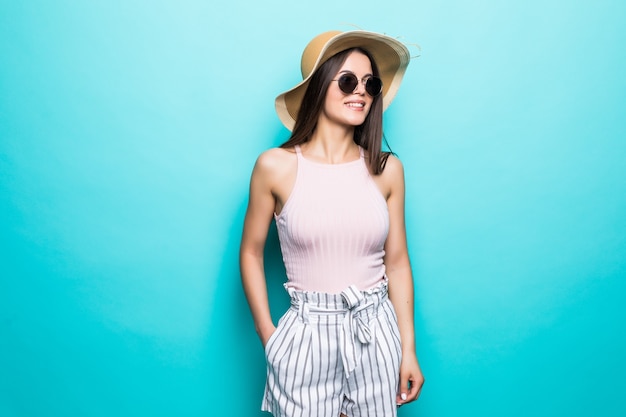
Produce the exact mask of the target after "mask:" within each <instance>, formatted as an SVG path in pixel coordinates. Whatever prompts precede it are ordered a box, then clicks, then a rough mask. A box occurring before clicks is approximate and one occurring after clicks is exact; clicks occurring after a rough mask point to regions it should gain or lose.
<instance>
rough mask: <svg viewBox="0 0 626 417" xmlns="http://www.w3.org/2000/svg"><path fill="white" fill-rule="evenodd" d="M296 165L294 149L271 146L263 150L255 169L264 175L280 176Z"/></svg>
mask: <svg viewBox="0 0 626 417" xmlns="http://www.w3.org/2000/svg"><path fill="white" fill-rule="evenodd" d="M295 165H296V155H295V152H294V151H293V149H283V148H271V149H268V150H267V151H265V152H263V153H262V154H261V155H259V157H258V158H257V160H256V164H255V167H254V170H255V172H256V173H258V174H260V175H263V176H270V177H273V176H276V175H278V176H280V175H284V174H285V172H289V170H290V169H291V168H292V167H294V166H295Z"/></svg>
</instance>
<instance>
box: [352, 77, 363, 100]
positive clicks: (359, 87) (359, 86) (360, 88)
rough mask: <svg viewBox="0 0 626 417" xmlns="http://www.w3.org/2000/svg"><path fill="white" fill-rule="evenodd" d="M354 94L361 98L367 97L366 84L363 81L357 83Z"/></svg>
mask: <svg viewBox="0 0 626 417" xmlns="http://www.w3.org/2000/svg"><path fill="white" fill-rule="evenodd" d="M353 93H354V94H358V95H360V96H362V95H365V82H364V81H363V80H359V81H358V82H357V83H356V88H355V89H354V91H353Z"/></svg>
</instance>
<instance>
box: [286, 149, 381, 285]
mask: <svg viewBox="0 0 626 417" xmlns="http://www.w3.org/2000/svg"><path fill="white" fill-rule="evenodd" d="M359 149H360V154H361V156H360V158H359V159H357V160H355V161H351V162H346V163H341V164H325V163H319V162H314V161H311V160H308V159H306V158H305V157H304V156H303V155H302V152H301V150H300V147H299V146H296V147H295V151H296V155H297V159H298V169H297V174H296V181H295V184H294V187H293V189H292V191H291V194H290V196H289V198H288V199H287V201H286V203H285V205H284V206H283V209H282V211H281V212H280V214H279V215H275V219H276V226H277V229H278V237H279V240H280V247H281V250H282V254H283V260H284V262H285V269H286V271H287V278H288V282H287V286H289V287H293V288H294V289H296V290H301V291H318V292H326V293H331V294H336V293H340V292H341V291H342V290H344V289H346V288H347V287H349V286H350V285H355V286H356V287H357V288H358V289H360V290H366V289H369V288H372V287H374V286H375V285H377V284H378V283H380V281H381V280H382V279H383V278H384V275H385V265H384V264H383V256H384V254H385V251H384V245H385V240H386V239H387V233H388V231H389V212H388V210H387V202H386V201H385V199H384V197H383V195H382V194H381V192H380V190H379V189H378V187H377V186H376V184H375V183H374V180H373V179H372V177H371V175H370V173H369V171H368V169H367V166H366V163H365V158H364V152H363V149H362V148H359Z"/></svg>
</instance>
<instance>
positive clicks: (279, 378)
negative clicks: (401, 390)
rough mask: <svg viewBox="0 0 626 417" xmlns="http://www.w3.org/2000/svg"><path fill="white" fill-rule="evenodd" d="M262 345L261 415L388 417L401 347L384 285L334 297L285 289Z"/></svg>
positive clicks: (393, 410)
mask: <svg viewBox="0 0 626 417" xmlns="http://www.w3.org/2000/svg"><path fill="white" fill-rule="evenodd" d="M287 290H288V291H289V295H290V296H291V308H289V310H287V312H286V313H285V315H283V317H282V318H281V319H280V321H279V322H278V326H277V329H276V331H275V332H274V333H273V334H272V336H271V337H270V339H269V340H268V342H267V344H266V346H265V356H266V360H267V383H266V385H265V395H264V398H263V404H262V407H261V409H262V410H264V411H269V412H271V413H272V414H273V415H274V416H275V417H301V416H302V417H315V416H317V417H338V416H339V414H340V413H343V414H346V415H347V416H349V417H365V416H380V417H394V416H396V410H397V408H396V393H397V389H398V382H399V371H400V359H401V346H400V333H399V330H398V320H397V317H396V313H395V311H394V309H393V306H392V304H391V301H389V298H388V297H387V283H386V282H384V283H383V284H381V285H380V286H377V287H375V288H373V289H371V290H367V291H359V290H357V289H356V287H354V286H350V287H349V288H347V289H346V290H344V291H343V292H342V293H341V294H325V293H318V292H303V291H296V290H293V289H291V288H288V289H287Z"/></svg>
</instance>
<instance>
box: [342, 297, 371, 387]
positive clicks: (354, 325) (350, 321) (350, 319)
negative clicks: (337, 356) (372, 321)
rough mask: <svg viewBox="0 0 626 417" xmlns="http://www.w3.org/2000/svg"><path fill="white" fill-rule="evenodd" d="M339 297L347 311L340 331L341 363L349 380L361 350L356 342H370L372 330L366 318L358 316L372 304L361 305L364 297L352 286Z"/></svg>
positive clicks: (359, 357)
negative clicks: (344, 303)
mask: <svg viewBox="0 0 626 417" xmlns="http://www.w3.org/2000/svg"><path fill="white" fill-rule="evenodd" d="M341 296H342V297H343V299H344V301H345V302H346V304H347V305H348V311H347V313H346V315H345V317H344V319H343V323H342V329H341V346H340V349H339V350H340V352H341V361H342V362H343V369H344V372H345V373H346V378H350V374H351V373H352V371H354V370H355V369H356V366H357V363H358V362H359V360H360V359H361V349H360V346H358V345H357V340H358V341H359V342H360V343H361V344H364V345H365V344H368V343H370V342H371V341H372V330H371V329H370V326H369V321H368V322H366V321H365V319H366V318H367V317H365V318H364V317H362V316H363V315H361V314H358V313H359V312H361V311H363V310H365V309H366V308H367V307H369V306H371V305H372V304H373V303H372V302H369V303H363V300H364V299H365V297H364V296H363V293H362V292H361V291H359V290H358V289H357V288H356V287H355V286H354V285H351V286H350V287H348V288H346V289H345V290H344V291H342V292H341Z"/></svg>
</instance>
